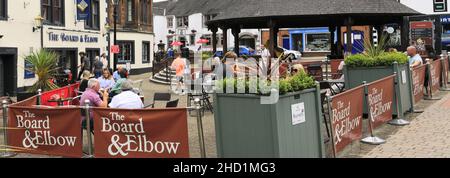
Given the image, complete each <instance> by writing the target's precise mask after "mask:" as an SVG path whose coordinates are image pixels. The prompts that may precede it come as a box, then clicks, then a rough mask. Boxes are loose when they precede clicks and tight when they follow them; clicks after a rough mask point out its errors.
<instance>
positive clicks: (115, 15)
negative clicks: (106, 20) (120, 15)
mask: <svg viewBox="0 0 450 178" xmlns="http://www.w3.org/2000/svg"><path fill="white" fill-rule="evenodd" d="M112 2H113V6H114V45H117V6H119V0H112ZM113 69H114V71H116V70H117V54H114V63H113Z"/></svg>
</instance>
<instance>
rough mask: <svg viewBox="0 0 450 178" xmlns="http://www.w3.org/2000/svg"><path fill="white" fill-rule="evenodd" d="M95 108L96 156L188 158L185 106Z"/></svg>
mask: <svg viewBox="0 0 450 178" xmlns="http://www.w3.org/2000/svg"><path fill="white" fill-rule="evenodd" d="M93 112H94V133H95V134H94V137H95V139H94V140H95V144H94V145H95V157H97V158H189V138H188V128H187V111H186V109H164V110H123V109H122V110H118V109H100V108H95V109H93Z"/></svg>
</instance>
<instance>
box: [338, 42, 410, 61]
mask: <svg viewBox="0 0 450 178" xmlns="http://www.w3.org/2000/svg"><path fill="white" fill-rule="evenodd" d="M385 41H386V37H385V36H382V37H381V39H380V41H379V42H378V45H374V44H372V43H370V42H368V41H365V42H364V49H365V50H364V53H362V54H355V55H350V56H348V57H347V58H345V65H347V66H348V67H377V66H390V65H393V64H394V62H397V63H398V64H406V63H407V62H408V56H407V55H406V54H403V53H400V52H385V51H386V45H385Z"/></svg>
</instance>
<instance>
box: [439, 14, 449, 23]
mask: <svg viewBox="0 0 450 178" xmlns="http://www.w3.org/2000/svg"><path fill="white" fill-rule="evenodd" d="M441 23H442V24H450V15H441Z"/></svg>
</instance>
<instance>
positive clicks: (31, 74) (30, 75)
mask: <svg viewBox="0 0 450 178" xmlns="http://www.w3.org/2000/svg"><path fill="white" fill-rule="evenodd" d="M31 68H33V65H32V64H31V63H30V62H28V61H26V60H25V69H24V70H25V72H24V73H25V79H29V78H34V77H35V74H34V72H31V71H28V69H31Z"/></svg>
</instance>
